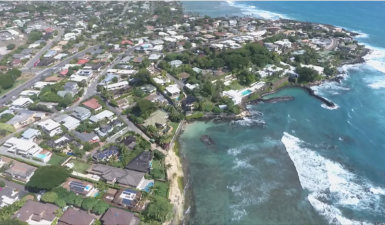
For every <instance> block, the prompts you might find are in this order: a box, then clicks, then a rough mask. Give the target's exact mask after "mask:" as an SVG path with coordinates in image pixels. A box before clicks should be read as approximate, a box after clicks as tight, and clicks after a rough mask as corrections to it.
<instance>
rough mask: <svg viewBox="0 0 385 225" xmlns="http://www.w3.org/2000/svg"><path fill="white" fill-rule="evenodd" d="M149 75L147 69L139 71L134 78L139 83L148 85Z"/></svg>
mask: <svg viewBox="0 0 385 225" xmlns="http://www.w3.org/2000/svg"><path fill="white" fill-rule="evenodd" d="M150 76H151V73H150V71H148V70H147V69H140V70H139V71H138V72H137V73H136V74H135V77H136V78H138V79H140V80H141V81H143V82H145V83H148V82H149V81H150Z"/></svg>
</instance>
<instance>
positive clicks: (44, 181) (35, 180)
mask: <svg viewBox="0 0 385 225" xmlns="http://www.w3.org/2000/svg"><path fill="white" fill-rule="evenodd" d="M69 175H70V170H68V169H66V168H64V167H61V166H43V167H39V168H37V170H36V171H35V173H34V175H33V176H32V177H31V179H30V181H29V182H28V183H27V184H26V185H25V186H26V187H27V188H28V189H30V190H33V191H39V190H48V191H50V190H52V189H53V188H55V187H57V186H59V185H60V184H61V183H63V182H64V181H65V180H67V178H68V177H69Z"/></svg>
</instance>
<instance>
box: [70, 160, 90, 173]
mask: <svg viewBox="0 0 385 225" xmlns="http://www.w3.org/2000/svg"><path fill="white" fill-rule="evenodd" d="M69 163H73V164H74V167H72V169H73V170H74V171H76V172H78V173H85V172H86V170H87V169H88V168H89V167H90V166H91V165H89V164H87V163H83V162H79V161H76V160H73V159H71V160H70V161H69Z"/></svg>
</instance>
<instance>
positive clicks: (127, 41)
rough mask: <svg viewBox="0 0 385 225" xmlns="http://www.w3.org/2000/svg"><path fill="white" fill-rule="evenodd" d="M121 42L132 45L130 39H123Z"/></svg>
mask: <svg viewBox="0 0 385 225" xmlns="http://www.w3.org/2000/svg"><path fill="white" fill-rule="evenodd" d="M121 44H122V45H124V44H129V45H133V44H134V43H132V41H130V40H124V41H122V42H121Z"/></svg>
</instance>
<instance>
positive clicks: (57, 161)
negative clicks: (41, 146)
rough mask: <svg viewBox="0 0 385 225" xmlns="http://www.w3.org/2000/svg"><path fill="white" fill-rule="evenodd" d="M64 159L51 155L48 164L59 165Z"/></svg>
mask: <svg viewBox="0 0 385 225" xmlns="http://www.w3.org/2000/svg"><path fill="white" fill-rule="evenodd" d="M66 159H67V157H63V156H58V155H53V156H52V157H51V159H50V160H49V161H48V164H50V165H53V166H56V165H61V164H62V163H63V162H64V161H65V160H66Z"/></svg>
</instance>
